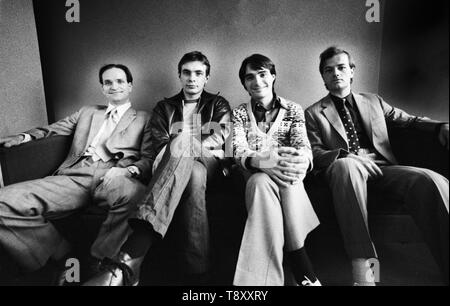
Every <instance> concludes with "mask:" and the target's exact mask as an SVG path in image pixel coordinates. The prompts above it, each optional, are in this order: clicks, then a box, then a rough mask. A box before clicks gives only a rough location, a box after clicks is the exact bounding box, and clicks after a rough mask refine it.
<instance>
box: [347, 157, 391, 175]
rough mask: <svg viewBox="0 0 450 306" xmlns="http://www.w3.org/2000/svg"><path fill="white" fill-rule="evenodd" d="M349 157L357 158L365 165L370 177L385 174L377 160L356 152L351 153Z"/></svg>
mask: <svg viewBox="0 0 450 306" xmlns="http://www.w3.org/2000/svg"><path fill="white" fill-rule="evenodd" d="M347 158H352V159H354V160H357V161H358V162H359V163H360V164H361V165H363V166H364V167H365V168H366V170H367V172H368V173H369V178H371V179H376V178H379V177H381V176H383V171H381V169H380V167H378V165H377V164H375V162H374V161H373V160H371V159H370V158H367V157H364V156H358V155H355V154H349V155H347Z"/></svg>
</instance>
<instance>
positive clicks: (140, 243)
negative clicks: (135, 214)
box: [121, 222, 158, 258]
mask: <svg viewBox="0 0 450 306" xmlns="http://www.w3.org/2000/svg"><path fill="white" fill-rule="evenodd" d="M132 227H133V233H131V235H130V236H129V237H128V239H127V241H125V243H124V244H123V246H122V248H121V251H122V252H125V253H127V254H128V255H130V257H131V258H138V257H142V256H145V254H147V252H148V250H149V249H150V247H151V246H152V245H153V244H154V243H155V242H156V241H157V239H158V235H157V234H156V232H155V231H154V230H153V228H152V227H151V225H149V224H147V223H146V222H133V224H132Z"/></svg>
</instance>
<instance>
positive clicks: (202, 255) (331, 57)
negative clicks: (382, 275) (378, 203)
mask: <svg viewBox="0 0 450 306" xmlns="http://www.w3.org/2000/svg"><path fill="white" fill-rule="evenodd" d="M319 66H320V67H319V68H320V73H321V75H322V78H323V80H324V82H325V87H326V89H327V90H328V91H329V95H328V96H326V97H325V98H323V99H322V100H320V101H319V102H317V103H315V104H313V105H311V106H310V107H308V108H307V109H306V111H305V114H303V110H302V108H301V107H300V105H298V104H296V103H294V102H291V101H288V100H285V99H283V98H281V97H279V96H277V95H276V94H275V91H274V83H275V78H276V72H275V65H274V64H273V62H272V61H271V60H270V59H269V58H267V57H265V56H263V55H259V54H254V55H252V56H250V57H248V58H246V59H245V60H244V62H243V63H242V67H241V69H240V72H239V76H240V79H241V82H242V84H243V86H244V88H245V89H246V90H247V92H248V93H249V95H250V97H251V99H250V102H249V103H244V104H242V105H240V106H238V107H237V108H236V109H234V110H233V113H231V109H230V105H229V103H228V102H227V101H226V100H225V99H224V98H223V97H221V96H220V95H218V94H210V93H208V92H206V91H205V90H204V88H205V86H206V83H207V82H208V80H209V76H210V63H209V61H208V59H207V58H206V56H205V55H203V54H202V53H201V52H198V51H194V52H190V53H187V54H185V55H184V56H183V57H182V58H181V60H180V62H179V64H178V76H179V79H180V82H181V86H182V90H181V92H180V93H178V94H177V95H175V96H173V97H171V98H168V99H164V100H162V101H160V102H158V103H157V105H156V107H155V108H154V110H153V113H152V116H151V117H150V116H149V115H148V114H147V113H146V112H143V111H136V110H134V109H133V108H132V107H131V102H130V99H129V95H130V93H131V91H132V88H133V85H132V84H133V78H132V75H131V72H130V71H129V69H128V68H127V67H126V66H124V65H121V64H109V65H106V66H104V67H102V68H101V69H100V71H99V80H100V83H101V86H102V92H103V94H104V95H105V96H106V98H107V102H108V105H104V106H86V107H83V108H82V109H81V110H79V111H78V112H76V113H75V114H72V115H70V116H68V117H67V118H64V119H62V120H60V121H57V122H56V123H53V124H51V125H49V126H46V127H40V128H35V129H32V130H30V131H27V132H25V133H22V134H19V135H16V136H10V137H5V138H0V145H3V146H5V147H10V146H15V145H20V144H21V143H24V142H28V141H31V140H34V139H39V138H43V137H51V136H54V135H73V143H72V147H71V149H70V152H69V154H68V156H67V158H66V160H65V161H64V162H63V163H62V164H61V165H60V167H59V168H58V170H57V171H56V172H55V173H54V175H52V176H48V177H45V178H42V179H38V180H32V181H27V182H22V183H18V184H14V185H10V186H7V187H4V188H2V189H0V246H1V247H2V248H3V249H4V250H6V251H7V252H8V253H9V254H10V255H11V257H12V258H13V259H14V260H16V262H17V263H18V264H19V265H20V266H21V267H23V268H24V269H25V270H28V271H32V270H37V269H39V268H40V267H43V266H44V265H46V263H47V262H48V261H49V260H50V261H54V262H55V263H56V265H57V266H58V267H59V269H58V271H59V273H58V274H57V275H56V278H55V282H54V284H56V285H61V284H64V281H65V269H66V268H65V262H66V259H67V258H69V257H71V256H72V250H71V246H70V244H69V243H68V242H67V241H66V240H65V239H64V238H63V237H62V236H61V235H60V234H59V233H58V231H57V230H56V229H55V228H54V226H53V225H52V224H51V222H48V221H51V220H55V219H59V218H62V217H65V216H67V215H68V214H71V213H73V212H75V211H77V210H79V209H81V208H83V207H86V206H87V205H89V203H95V204H97V205H101V206H106V207H109V211H108V215H107V218H106V220H105V221H104V222H103V224H102V226H101V228H100V230H99V233H98V236H97V238H96V240H95V242H94V243H93V245H92V247H91V255H92V261H93V262H94V263H95V264H93V265H92V267H93V268H92V271H90V274H89V275H90V277H89V280H88V281H87V282H86V283H84V285H100V286H123V285H138V284H139V276H140V270H141V265H142V262H143V259H144V257H145V255H146V254H147V253H148V252H149V250H150V251H151V250H152V246H154V244H155V243H157V242H158V241H160V240H161V239H163V238H164V237H165V235H166V232H167V230H168V228H169V226H171V225H172V223H173V220H175V219H173V218H174V216H178V217H177V219H176V222H178V223H179V224H178V225H180V226H181V227H182V228H183V233H178V234H179V235H182V239H180V241H182V243H180V244H182V246H181V249H182V250H183V251H184V258H185V266H186V272H188V273H190V274H192V275H197V276H202V277H204V283H203V284H207V275H208V271H209V268H210V262H209V260H210V258H209V257H210V247H209V245H210V235H209V222H208V214H207V206H206V192H207V189H208V188H209V187H210V186H211V185H212V184H215V183H216V184H217V182H218V181H219V180H218V178H220V176H222V175H223V173H227V171H228V170H227V169H223V166H222V165H223V163H222V160H223V158H225V157H231V156H225V151H224V147H225V144H226V140H227V138H228V137H229V134H230V131H231V127H232V129H233V137H232V142H231V143H232V146H233V150H232V151H233V156H232V157H234V158H235V160H236V163H237V165H238V166H239V167H240V168H241V172H242V174H243V175H244V176H245V177H246V182H247V183H246V195H245V205H246V208H247V212H248V217H247V222H246V227H245V231H244V236H243V238H242V242H241V249H240V252H239V257H238V262H237V266H236V271H235V276H234V284H235V285H283V284H284V283H285V277H284V271H283V258H284V252H286V255H287V259H288V261H289V263H290V265H291V268H292V272H293V273H294V276H295V279H296V282H297V284H299V285H302V284H303V285H309V286H311V285H320V282H319V280H318V279H317V277H316V276H315V274H314V272H313V269H312V266H311V264H310V262H309V258H308V256H307V254H306V251H305V249H304V247H303V246H304V240H305V238H306V235H307V234H308V233H309V232H310V231H311V230H313V229H314V228H315V227H316V226H317V225H318V224H319V221H318V219H317V216H316V214H315V212H314V210H313V209H312V207H311V203H310V202H309V198H308V195H307V194H306V192H305V190H304V188H303V183H302V180H303V178H304V176H305V175H306V173H307V172H309V171H312V175H316V176H318V177H319V178H320V179H323V184H327V185H328V186H329V187H330V189H331V192H332V196H333V204H334V209H335V212H336V216H337V219H338V223H339V226H340V229H341V232H342V236H343V239H344V244H345V249H346V251H347V253H348V256H349V257H350V259H351V263H352V273H353V281H354V284H355V285H374V283H373V282H372V281H370V279H367V271H368V268H367V262H368V261H370V260H371V259H373V258H377V253H376V250H375V247H374V245H373V242H372V240H371V237H370V232H369V227H368V222H367V220H368V212H367V199H368V192H369V194H371V193H373V192H381V193H383V194H386V195H389V196H390V197H392V198H394V199H397V200H400V203H402V204H404V205H405V207H406V208H407V210H408V211H409V212H410V213H411V215H412V216H413V218H414V220H415V221H416V223H417V225H418V226H419V228H420V229H421V230H422V232H423V234H424V238H425V240H426V242H427V243H428V245H429V247H430V250H431V252H432V254H433V255H434V257H435V259H436V261H437V263H438V264H439V266H440V268H441V269H442V271H443V276H444V280H445V281H446V282H447V283H448V261H449V258H448V245H449V243H448V212H449V208H448V201H449V195H448V192H449V185H448V179H446V178H444V177H442V176H441V175H439V174H437V173H435V172H433V171H431V170H428V169H422V168H414V167H408V166H400V165H398V163H397V160H396V158H395V156H394V155H393V153H392V149H391V147H390V143H389V138H388V134H387V126H389V125H393V126H399V127H413V128H417V129H422V130H428V131H430V130H432V131H435V132H436V135H437V137H439V140H440V141H441V143H442V144H443V145H444V146H446V147H447V149H448V143H449V142H448V131H449V125H448V123H442V122H436V121H432V120H430V119H428V118H422V117H415V116H411V115H409V114H407V113H405V112H404V111H402V110H399V109H397V108H394V107H392V106H390V105H388V104H387V103H386V102H385V101H384V100H383V99H382V98H381V97H379V96H378V95H375V94H364V93H362V94H358V93H355V92H353V91H352V89H351V83H352V81H353V77H354V71H355V64H354V63H353V61H352V58H351V56H350V54H349V53H348V52H347V51H345V50H343V49H340V48H337V47H330V48H328V49H327V50H325V51H324V52H323V53H322V54H321V56H320V65H319ZM305 117H306V120H305ZM231 120H232V125H231V123H230V121H231Z"/></svg>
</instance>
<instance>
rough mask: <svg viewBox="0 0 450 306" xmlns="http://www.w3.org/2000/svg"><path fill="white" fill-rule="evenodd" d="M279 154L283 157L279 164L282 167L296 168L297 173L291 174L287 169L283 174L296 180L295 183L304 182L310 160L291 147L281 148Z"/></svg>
mask: <svg viewBox="0 0 450 306" xmlns="http://www.w3.org/2000/svg"><path fill="white" fill-rule="evenodd" d="M278 154H279V155H280V156H281V160H280V162H279V164H280V166H282V167H288V168H291V167H293V168H295V169H296V171H294V172H291V171H289V169H286V170H285V171H284V172H283V173H284V174H285V175H288V176H290V177H293V178H295V179H296V182H295V183H299V182H301V181H303V179H304V178H305V176H306V173H307V171H308V167H309V159H308V158H307V157H306V156H303V155H302V154H301V151H299V150H297V149H295V148H291V147H281V148H279V149H278Z"/></svg>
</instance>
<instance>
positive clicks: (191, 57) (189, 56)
mask: <svg viewBox="0 0 450 306" xmlns="http://www.w3.org/2000/svg"><path fill="white" fill-rule="evenodd" d="M189 62H201V63H202V64H204V65H205V66H206V76H209V71H210V70H211V65H210V64H209V61H208V58H207V57H206V55H204V54H203V53H201V52H200V51H192V52H189V53H186V54H185V55H183V57H182V58H181V59H180V62H179V63H178V75H180V74H181V67H182V66H183V65H184V64H186V63H189Z"/></svg>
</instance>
